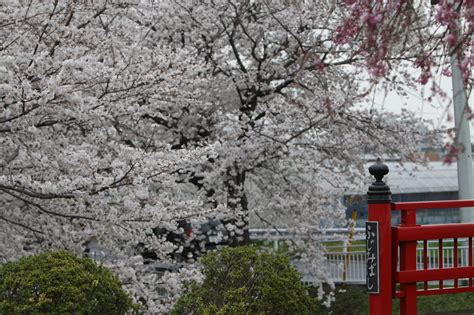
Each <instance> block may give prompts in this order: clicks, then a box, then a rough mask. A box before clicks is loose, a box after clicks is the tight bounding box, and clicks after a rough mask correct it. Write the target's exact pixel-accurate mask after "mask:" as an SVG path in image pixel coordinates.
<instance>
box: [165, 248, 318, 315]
mask: <svg viewBox="0 0 474 315" xmlns="http://www.w3.org/2000/svg"><path fill="white" fill-rule="evenodd" d="M201 263H202V265H203V273H204V276H205V278H204V282H203V283H202V284H201V285H198V284H196V283H192V284H190V285H189V287H188V290H187V292H186V293H185V294H184V295H183V296H182V297H181V298H180V299H179V300H178V301H177V303H176V304H175V306H174V308H173V310H172V312H171V314H314V313H315V308H316V301H315V299H314V298H312V297H310V296H309V295H308V292H307V290H306V288H305V287H304V286H303V285H302V284H301V281H300V275H299V274H298V272H297V271H296V269H294V268H293V267H292V266H291V265H290V261H289V258H288V257H286V256H283V255H281V254H275V253H270V252H265V251H257V249H255V248H253V247H237V248H224V249H222V250H221V251H219V252H212V253H209V254H207V255H206V256H204V257H203V258H202V260H201Z"/></svg>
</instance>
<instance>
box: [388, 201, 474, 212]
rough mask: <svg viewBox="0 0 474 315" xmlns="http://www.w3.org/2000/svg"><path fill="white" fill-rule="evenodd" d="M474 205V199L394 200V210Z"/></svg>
mask: <svg viewBox="0 0 474 315" xmlns="http://www.w3.org/2000/svg"><path fill="white" fill-rule="evenodd" d="M463 207H474V200H442V201H416V202H393V203H392V210H402V211H406V210H416V209H444V208H463Z"/></svg>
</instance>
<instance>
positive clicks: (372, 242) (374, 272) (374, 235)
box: [365, 221, 380, 294]
mask: <svg viewBox="0 0 474 315" xmlns="http://www.w3.org/2000/svg"><path fill="white" fill-rule="evenodd" d="M365 244H366V262H367V280H366V281H367V282H366V284H367V293H369V294H378V293H379V278H380V277H379V223H378V222H375V221H374V222H371V221H367V222H365Z"/></svg>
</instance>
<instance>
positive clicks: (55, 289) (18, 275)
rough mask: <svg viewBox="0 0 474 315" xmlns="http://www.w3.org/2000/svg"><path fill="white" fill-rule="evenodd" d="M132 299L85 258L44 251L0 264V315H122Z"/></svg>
mask: <svg viewBox="0 0 474 315" xmlns="http://www.w3.org/2000/svg"><path fill="white" fill-rule="evenodd" d="M134 308H135V306H133V304H132V299H131V298H130V297H129V296H128V294H127V293H126V292H125V291H124V290H123V289H122V285H121V283H120V281H119V280H118V278H117V277H116V276H115V275H114V274H112V272H110V271H109V270H107V269H106V268H105V267H102V266H98V265H97V264H96V263H95V262H94V261H93V260H91V259H89V258H77V257H75V256H74V255H72V254H70V253H68V252H65V251H58V252H45V253H42V254H39V255H36V256H28V257H24V258H21V259H20V260H18V261H16V262H9V263H6V264H3V265H0V313H2V314H65V313H67V314H126V313H127V312H128V311H131V310H132V309H134Z"/></svg>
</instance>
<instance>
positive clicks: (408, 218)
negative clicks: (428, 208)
mask: <svg viewBox="0 0 474 315" xmlns="http://www.w3.org/2000/svg"><path fill="white" fill-rule="evenodd" d="M401 225H402V226H413V225H416V210H406V211H403V210H402V216H401ZM416 245H417V242H416V241H409V242H401V243H400V271H402V270H416ZM400 290H401V291H403V292H404V293H405V294H404V296H403V297H402V298H401V299H400V314H401V315H413V314H416V282H414V283H404V284H401V285H400Z"/></svg>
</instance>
